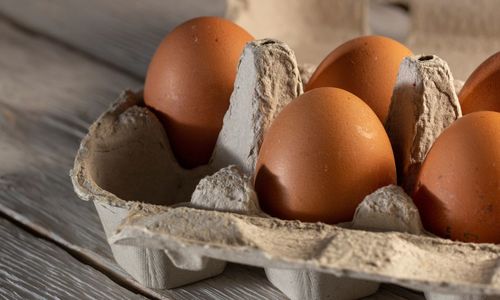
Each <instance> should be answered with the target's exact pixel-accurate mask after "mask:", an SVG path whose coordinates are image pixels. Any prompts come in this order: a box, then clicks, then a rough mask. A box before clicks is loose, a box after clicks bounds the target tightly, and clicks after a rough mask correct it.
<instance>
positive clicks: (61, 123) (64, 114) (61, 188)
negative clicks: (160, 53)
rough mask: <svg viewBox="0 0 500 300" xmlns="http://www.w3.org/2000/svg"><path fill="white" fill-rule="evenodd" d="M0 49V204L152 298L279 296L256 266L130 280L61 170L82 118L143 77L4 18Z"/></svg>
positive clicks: (83, 125)
mask: <svg viewBox="0 0 500 300" xmlns="http://www.w3.org/2000/svg"><path fill="white" fill-rule="evenodd" d="M0 53H2V55H1V56H0V165H1V166H2V168H0V211H2V212H3V213H5V214H7V215H9V216H10V217H12V218H14V219H16V220H17V221H19V222H21V223H23V224H25V225H26V226H29V227H30V228H32V229H33V230H35V231H37V232H39V233H40V234H42V235H44V236H46V237H48V238H50V239H52V240H54V241H56V242H57V243H59V244H61V245H63V246H64V247H67V248H68V249H71V250H73V251H75V252H77V253H80V255H81V256H84V257H85V258H86V259H89V260H92V261H93V262H94V264H96V265H98V266H99V267H100V268H102V269H104V270H107V272H109V273H110V274H111V275H112V276H114V277H115V278H117V279H118V280H121V281H123V282H124V284H128V285H130V286H133V287H135V288H138V289H141V290H143V291H144V293H146V294H148V295H150V296H151V297H155V298H171V299H193V298H200V297H201V298H207V299H210V298H212V299H231V298H232V297H231V294H233V295H234V294H238V293H239V294H240V295H245V297H246V298H248V299H266V298H278V299H279V298H283V296H282V294H281V293H280V292H279V291H278V290H277V289H275V288H274V287H272V286H271V285H270V283H269V282H268V281H267V279H266V278H265V277H264V274H263V272H262V271H261V270H260V269H255V268H247V267H243V266H239V265H230V266H229V267H228V269H227V270H226V272H225V273H224V274H223V275H221V276H219V277H217V278H215V279H212V280H206V281H203V282H200V283H197V284H194V285H190V286H186V287H184V288H179V289H175V290H164V291H155V290H151V289H145V288H142V287H140V286H139V285H138V284H137V283H136V282H135V281H133V280H132V279H131V278H130V277H129V276H128V275H127V274H125V273H124V272H123V270H122V269H121V268H120V267H118V266H117V265H116V264H115V262H114V260H113V258H112V256H111V252H110V249H109V246H108V244H107V242H106V240H105V238H104V232H103V230H102V227H101V224H100V222H99V219H98V217H97V214H96V212H95V208H94V207H93V204H92V203H89V202H84V201H81V200H79V199H78V198H77V196H76V195H75V193H74V192H73V188H72V185H71V182H70V179H69V175H68V172H69V170H70V168H71V167H72V165H73V159H74V155H75V153H76V150H77V149H78V145H79V142H80V140H81V138H82V137H83V135H84V134H85V133H86V131H87V127H88V126H89V124H90V123H91V122H92V121H93V120H94V119H95V118H96V117H97V116H98V115H99V114H100V113H101V112H103V111H104V110H105V108H106V107H107V106H108V105H109V104H110V103H111V102H112V101H113V100H114V99H115V97H116V96H117V95H118V94H119V92H120V91H121V90H122V89H125V88H127V87H130V88H139V87H140V86H141V85H142V83H141V82H138V81H135V80H133V79H131V78H129V77H127V76H125V75H123V74H120V73H117V72H115V71H113V70H111V69H109V68H106V67H103V66H100V65H99V64H97V63H95V62H93V61H91V60H89V59H88V58H85V57H82V56H81V55H79V54H77V53H74V52H71V51H68V50H67V49H65V48H63V47H59V46H55V45H53V44H52V43H50V42H48V41H46V40H45V39H43V38H40V37H37V36H30V35H27V34H25V33H23V32H21V31H19V30H17V29H15V28H13V27H11V26H10V25H7V24H5V23H3V22H0ZM223 295H228V296H225V297H226V298H224V296H223Z"/></svg>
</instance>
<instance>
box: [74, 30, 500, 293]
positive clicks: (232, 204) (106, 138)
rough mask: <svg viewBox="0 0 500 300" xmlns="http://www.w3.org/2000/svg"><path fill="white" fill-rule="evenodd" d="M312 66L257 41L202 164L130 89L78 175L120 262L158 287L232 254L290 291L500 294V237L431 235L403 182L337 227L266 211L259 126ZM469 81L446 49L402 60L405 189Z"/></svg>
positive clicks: (393, 120) (456, 111) (98, 125)
mask: <svg viewBox="0 0 500 300" xmlns="http://www.w3.org/2000/svg"><path fill="white" fill-rule="evenodd" d="M311 70H312V68H311V67H304V68H299V67H298V65H297V62H296V60H295V57H294V54H293V51H292V50H291V49H290V48H289V47H288V46H287V45H286V44H284V43H282V42H279V41H277V40H269V39H265V40H258V41H254V42H251V43H249V44H247V46H246V48H245V50H244V52H243V54H242V57H241V59H240V64H239V67H238V73H237V77H236V82H235V89H234V92H233V94H232V96H231V100H230V107H229V109H228V111H227V113H226V115H225V117H224V125H223V128H222V130H221V132H220V135H219V138H218V141H217V143H216V147H215V149H214V152H213V156H212V159H211V161H210V163H209V164H208V165H206V166H202V167H198V168H196V169H193V170H184V169H182V168H181V167H180V166H179V165H178V164H177V162H176V161H175V159H174V156H173V154H172V151H171V149H170V146H169V141H168V137H167V135H166V133H165V131H164V129H163V127H162V125H161V123H160V122H159V121H158V119H157V118H156V116H155V115H154V114H153V113H152V111H150V110H149V109H148V108H147V107H145V105H144V102H143V99H142V94H141V93H133V92H130V91H128V92H125V93H123V94H122V95H121V96H120V98H119V99H118V101H117V102H116V103H115V104H114V105H113V106H112V107H111V108H110V109H109V110H108V111H107V112H105V113H104V114H103V115H102V116H101V117H100V118H99V119H98V120H97V121H96V122H95V123H94V124H93V125H92V126H91V128H90V130H89V134H88V135H87V136H86V137H85V138H84V140H83V141H82V144H81V147H80V149H79V151H78V154H77V157H76V159H75V166H74V169H73V170H72V172H71V178H72V181H73V184H74V187H75V191H76V192H77V194H78V195H79V196H80V197H81V198H82V199H84V200H91V201H93V202H94V203H95V205H96V208H97V211H98V213H99V216H100V218H101V221H102V223H103V226H104V229H105V232H106V235H107V237H108V240H109V242H110V245H111V248H112V250H113V254H114V256H115V259H116V260H117V262H118V263H119V264H120V265H121V266H122V267H123V268H124V269H125V270H127V271H128V272H129V273H130V274H131V275H132V276H133V277H134V278H136V279H137V280H138V281H139V282H141V283H142V284H144V285H146V286H149V287H153V288H171V287H176V286H179V285H183V284H187V283H190V282H194V281H197V280H202V279H204V278H208V277H211V276H215V275H217V274H219V273H221V272H222V271H223V269H224V266H225V262H226V261H228V262H236V263H243V264H248V265H253V266H260V267H263V268H264V269H265V272H266V275H267V277H268V279H269V280H270V282H272V283H273V284H274V285H275V286H276V287H277V288H279V289H280V290H281V291H283V292H284V293H285V294H286V295H287V296H288V297H290V298H291V299H356V298H360V297H363V296H368V295H370V294H373V293H375V292H376V291H377V288H378V286H379V284H380V283H381V282H387V283H393V284H397V285H400V286H404V287H408V288H412V289H417V290H422V291H424V292H425V295H426V298H427V299H494V298H496V297H498V296H499V295H500V245H493V244H474V243H462V242H454V241H451V240H445V239H441V238H437V237H435V236H432V235H431V234H429V233H426V232H425V231H424V229H423V227H422V224H421V221H420V217H419V214H418V210H417V209H416V207H415V205H414V204H413V202H412V200H411V198H410V197H409V196H408V195H407V194H406V193H405V192H404V190H403V189H402V188H401V187H398V186H387V187H383V188H381V189H379V190H377V191H375V192H374V193H372V194H371V195H368V196H367V197H366V198H365V199H364V200H363V202H362V203H361V204H360V205H359V206H358V208H357V210H356V213H355V216H354V219H353V221H352V222H349V223H343V224H337V225H327V224H322V223H307V222H300V221H289V220H279V219H276V218H272V217H270V216H268V215H266V214H265V213H264V212H262V211H261V210H260V208H259V204H258V200H257V195H256V193H255V191H254V189H253V175H254V170H255V164H256V159H257V155H258V152H259V148H260V145H261V143H262V137H263V133H264V131H265V130H266V129H267V128H268V127H269V126H270V125H271V123H272V121H273V120H274V118H275V117H276V115H277V114H278V113H279V112H280V111H281V109H282V108H283V107H284V106H286V105H287V104H288V103H289V102H290V101H292V100H293V99H294V98H296V97H297V96H299V95H300V94H301V93H302V92H303V87H302V86H303V80H307V78H308V76H310V72H311ZM409 82H411V83H412V84H408V83H409ZM413 83H415V84H413ZM459 85H460V82H455V81H454V80H453V77H452V75H451V72H450V71H449V69H448V66H447V65H446V63H445V62H444V61H443V60H441V59H440V58H438V57H437V56H414V57H408V58H406V59H405V60H404V61H403V63H402V64H401V69H400V72H399V75H398V80H397V83H396V86H395V88H394V94H393V99H392V104H391V109H390V115H389V118H388V122H387V124H386V129H387V130H388V134H389V136H390V138H391V143H392V144H393V147H395V149H396V150H395V153H396V155H397V157H398V158H401V159H400V161H403V163H402V164H400V165H398V171H400V170H403V171H404V172H405V174H408V175H407V176H406V177H405V178H409V179H407V180H408V181H407V182H406V181H405V187H410V188H411V186H412V183H411V182H412V180H414V176H413V175H412V174H414V172H415V170H418V167H419V165H420V163H421V162H422V160H423V158H425V155H426V154H427V151H428V150H429V148H430V146H431V145H432V142H433V141H434V139H435V138H436V137H437V135H438V134H439V133H440V132H441V131H442V130H444V128H446V127H447V126H448V125H449V124H450V123H451V122H452V121H453V120H455V119H456V118H458V117H460V115H461V112H460V106H459V104H458V100H457V98H456V91H455V86H459ZM397 124H399V126H397ZM291 151H292V149H291Z"/></svg>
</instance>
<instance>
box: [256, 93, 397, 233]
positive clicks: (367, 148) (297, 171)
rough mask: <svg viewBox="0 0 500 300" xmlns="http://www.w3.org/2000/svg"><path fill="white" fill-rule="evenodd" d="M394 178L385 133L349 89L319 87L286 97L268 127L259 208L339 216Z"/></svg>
mask: <svg viewBox="0 0 500 300" xmlns="http://www.w3.org/2000/svg"><path fill="white" fill-rule="evenodd" d="M395 182H396V167H395V162H394V156H393V153H392V148H391V144H390V142H389V138H388V137H387V134H386V133H385V130H384V127H383V126H382V123H381V122H380V121H379V119H378V118H377V116H376V115H375V113H374V112H373V111H372V110H371V109H370V108H369V107H368V105H366V104H365V103H364V102H363V101H362V100H361V99H359V98H358V97H356V96H355V95H353V94H351V93H349V92H347V91H344V90H341V89H337V88H318V89H314V90H312V91H309V92H307V93H305V94H303V95H301V96H300V97H298V98H297V99H295V100H293V101H292V102H291V103H290V104H288V105H287V106H286V107H285V108H284V110H283V111H282V112H281V113H280V114H279V115H278V117H277V118H276V119H275V121H274V122H273V124H272V125H271V127H270V128H269V129H268V131H267V132H266V135H265V137H264V141H263V143H262V147H261V150H260V153H259V158H258V162H257V169H256V178H255V189H256V192H257V195H258V198H259V203H260V205H261V207H262V209H263V210H264V211H265V212H267V213H268V214H270V215H272V216H275V217H278V218H281V219H298V220H302V221H308V222H316V221H321V222H326V223H331V224H334V223H338V222H345V221H350V220H352V217H353V215H354V211H355V209H356V207H357V205H358V204H359V203H360V202H361V201H362V200H363V198H364V197H365V196H366V195H368V194H370V193H372V192H373V191H375V190H376V189H378V188H380V187H382V186H386V185H388V184H394V183H395Z"/></svg>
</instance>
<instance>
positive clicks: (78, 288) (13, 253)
mask: <svg viewBox="0 0 500 300" xmlns="http://www.w3.org/2000/svg"><path fill="white" fill-rule="evenodd" d="M0 237H1V238H2V247H0V298H5V299H55V298H59V299H145V298H144V297H143V296H140V295H137V294H134V293H132V292H130V291H129V290H127V289H125V288H123V287H121V286H120V285H117V284H116V283H114V282H113V281H111V280H110V279H109V278H107V277H106V276H105V275H104V274H102V273H100V272H99V271H97V270H95V269H93V268H92V267H90V266H87V265H85V264H82V263H80V262H79V261H78V260H76V259H75V258H73V257H72V256H71V255H69V254H68V253H66V252H65V251H64V250H62V249H61V248H59V247H57V246H56V245H55V244H52V243H49V242H47V241H44V240H41V239H39V238H36V237H34V236H33V235H31V234H29V233H27V232H25V231H23V230H21V229H20V228H19V227H16V226H15V225H14V224H12V223H10V222H8V221H7V220H5V219H2V218H0Z"/></svg>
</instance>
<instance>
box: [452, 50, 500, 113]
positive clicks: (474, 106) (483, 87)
mask: <svg viewBox="0 0 500 300" xmlns="http://www.w3.org/2000/svg"><path fill="white" fill-rule="evenodd" d="M458 99H459V100H460V105H461V106H462V113H463V114H464V115H465V114H469V113H471V112H475V111H482V110H490V111H496V112H500V52H497V53H496V54H494V55H492V56H491V57H490V58H488V59H487V60H485V61H484V62H483V63H482V64H481V65H480V66H479V67H478V68H477V69H476V70H475V71H474V72H472V74H471V75H470V76H469V78H468V79H467V81H466V82H465V84H464V86H463V87H462V90H461V91H460V93H459V95H458Z"/></svg>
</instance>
